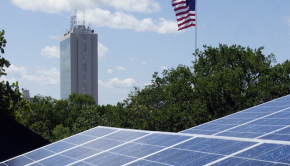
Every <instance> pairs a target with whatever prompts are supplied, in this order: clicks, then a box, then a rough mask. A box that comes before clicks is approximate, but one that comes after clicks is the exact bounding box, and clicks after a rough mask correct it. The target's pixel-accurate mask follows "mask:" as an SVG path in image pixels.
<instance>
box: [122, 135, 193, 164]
mask: <svg viewBox="0 0 290 166" xmlns="http://www.w3.org/2000/svg"><path fill="white" fill-rule="evenodd" d="M194 138H195V137H191V138H189V139H186V140H184V141H182V142H179V143H177V144H174V145H171V146H169V147H166V148H163V149H161V150H159V151H157V152H154V153H151V154H149V155H147V156H144V157H141V158H139V159H136V160H134V161H132V162H130V163H127V164H124V166H126V165H129V164H132V163H134V162H137V161H139V160H142V159H145V158H147V157H150V156H152V155H154V154H157V153H160V152H162V151H164V150H167V149H170V148H172V147H174V146H176V145H179V144H182V143H184V142H187V141H189V140H192V139H194Z"/></svg>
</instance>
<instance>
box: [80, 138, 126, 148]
mask: <svg viewBox="0 0 290 166" xmlns="http://www.w3.org/2000/svg"><path fill="white" fill-rule="evenodd" d="M123 143H124V142H122V141H115V140H108V139H103V138H101V139H97V140H95V141H92V142H90V143H87V144H84V145H82V146H84V147H88V148H93V149H96V150H108V149H110V148H112V147H115V146H118V145H121V144H123Z"/></svg>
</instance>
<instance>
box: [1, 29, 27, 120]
mask: <svg viewBox="0 0 290 166" xmlns="http://www.w3.org/2000/svg"><path fill="white" fill-rule="evenodd" d="M4 34H5V31H4V30H2V31H0V50H1V54H4V53H5V51H4V47H5V46H6V43H7V41H6V39H5V38H4ZM1 54H0V78H1V77H2V76H6V75H7V73H5V68H8V67H9V66H10V62H9V61H8V60H6V59H5V58H4V57H2V56H1ZM0 111H2V112H4V113H5V114H6V115H8V116H10V117H12V118H16V119H18V118H21V117H20V116H21V111H30V108H29V104H28V101H26V100H23V98H22V94H21V93H20V92H19V86H18V82H16V83H12V84H11V83H9V82H8V81H1V82H0Z"/></svg>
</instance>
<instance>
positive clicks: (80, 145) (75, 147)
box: [27, 130, 118, 166]
mask: <svg viewBox="0 0 290 166" xmlns="http://www.w3.org/2000/svg"><path fill="white" fill-rule="evenodd" d="M116 132H118V130H117V131H114V132H112V133H109V134H107V135H104V136H102V137H105V136H108V135H111V134H114V133H116ZM72 137H73V136H71V137H68V138H67V139H69V138H72ZM102 137H97V138H96V139H93V140H91V141H88V142H85V143H83V144H80V145H76V146H74V147H72V148H70V149H66V150H64V151H61V152H59V153H55V154H53V155H51V156H48V157H45V158H42V159H40V160H37V161H34V162H32V163H29V164H27V166H29V165H32V164H35V163H38V162H40V161H42V160H45V159H48V158H50V157H53V156H56V155H58V154H60V153H63V152H66V151H69V150H71V149H74V148H77V147H79V146H82V145H84V144H87V143H89V142H92V141H95V140H97V139H100V138H102ZM65 140H66V139H65ZM47 146H50V145H47ZM47 146H45V147H47ZM45 147H44V148H45Z"/></svg>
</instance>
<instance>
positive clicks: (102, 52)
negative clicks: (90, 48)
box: [98, 43, 109, 58]
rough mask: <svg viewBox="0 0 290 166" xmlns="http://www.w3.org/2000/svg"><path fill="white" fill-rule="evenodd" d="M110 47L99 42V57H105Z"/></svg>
mask: <svg viewBox="0 0 290 166" xmlns="http://www.w3.org/2000/svg"><path fill="white" fill-rule="evenodd" d="M108 51H109V49H108V48H107V47H106V46H104V45H103V44H102V43H98V58H103V57H105V55H106V54H107V52H108Z"/></svg>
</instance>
